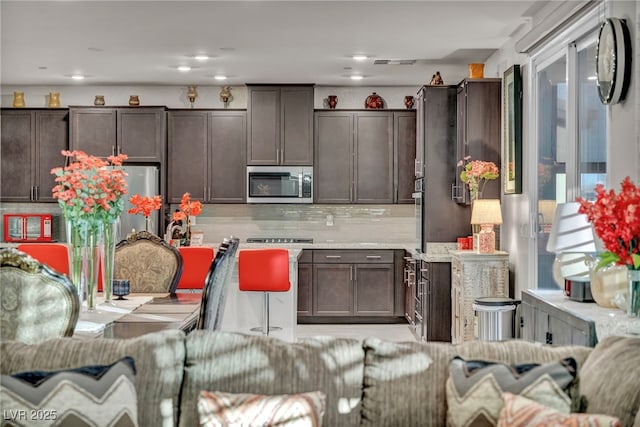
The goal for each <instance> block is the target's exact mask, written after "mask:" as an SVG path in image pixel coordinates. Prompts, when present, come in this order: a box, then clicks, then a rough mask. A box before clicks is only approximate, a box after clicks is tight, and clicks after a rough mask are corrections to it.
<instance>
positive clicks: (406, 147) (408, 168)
mask: <svg viewBox="0 0 640 427" xmlns="http://www.w3.org/2000/svg"><path fill="white" fill-rule="evenodd" d="M393 139H394V146H395V151H396V153H397V155H396V156H395V164H394V169H395V171H396V173H395V176H394V188H395V190H394V193H395V194H394V201H395V202H396V203H413V198H412V197H411V194H412V193H413V191H414V182H415V170H414V169H415V168H414V164H415V159H416V113H415V111H407V112H394V113H393Z"/></svg>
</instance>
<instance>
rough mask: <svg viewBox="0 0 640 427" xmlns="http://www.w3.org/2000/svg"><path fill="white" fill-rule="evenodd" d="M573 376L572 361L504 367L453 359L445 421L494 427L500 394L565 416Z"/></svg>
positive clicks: (574, 366)
mask: <svg viewBox="0 0 640 427" xmlns="http://www.w3.org/2000/svg"><path fill="white" fill-rule="evenodd" d="M576 373H577V364H576V361H575V359H573V358H571V357H568V358H565V359H562V360H561V361H559V362H554V363H547V364H544V365H539V364H535V363H528V364H521V365H507V364H504V363H497V362H489V361H482V360H470V361H465V360H464V359H462V358H460V357H454V358H453V360H452V361H451V363H450V364H449V378H448V379H447V384H446V390H447V405H448V409H447V421H448V423H449V424H450V425H451V426H454V427H468V426H472V425H473V426H474V427H476V426H495V425H496V423H497V421H498V417H499V415H500V410H501V409H502V406H503V401H502V393H503V392H511V393H515V394H520V395H523V396H526V397H528V398H530V399H533V400H535V401H536V402H539V403H542V404H543V405H545V406H549V407H551V408H553V409H556V410H558V411H561V412H564V413H569V412H570V409H571V397H570V396H569V395H568V392H569V388H570V387H571V385H572V384H573V383H574V380H575V378H576Z"/></svg>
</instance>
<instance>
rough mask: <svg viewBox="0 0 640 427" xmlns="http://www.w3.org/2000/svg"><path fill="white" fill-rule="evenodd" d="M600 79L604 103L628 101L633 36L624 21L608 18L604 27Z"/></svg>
mask: <svg viewBox="0 0 640 427" xmlns="http://www.w3.org/2000/svg"><path fill="white" fill-rule="evenodd" d="M596 76H597V82H598V95H599V96H600V101H602V103H603V104H615V103H617V102H620V101H622V100H623V99H624V97H625V95H626V94H627V89H628V88H629V80H630V79H631V36H630V35H629V29H628V28H627V25H626V23H625V21H624V19H618V18H608V19H606V20H605V21H604V22H603V23H602V26H601V27H600V33H599V34H598V48H597V53H596Z"/></svg>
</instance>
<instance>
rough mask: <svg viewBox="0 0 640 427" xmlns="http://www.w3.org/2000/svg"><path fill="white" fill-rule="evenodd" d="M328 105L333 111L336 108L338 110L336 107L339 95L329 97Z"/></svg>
mask: <svg viewBox="0 0 640 427" xmlns="http://www.w3.org/2000/svg"><path fill="white" fill-rule="evenodd" d="M327 104H328V105H329V108H331V109H332V110H333V109H334V108H336V105H338V96H337V95H329V96H328V97H327Z"/></svg>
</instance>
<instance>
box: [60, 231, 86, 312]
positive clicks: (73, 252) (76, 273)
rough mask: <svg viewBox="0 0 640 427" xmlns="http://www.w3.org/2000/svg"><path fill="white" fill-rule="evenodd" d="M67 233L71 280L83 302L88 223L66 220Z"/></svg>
mask: <svg viewBox="0 0 640 427" xmlns="http://www.w3.org/2000/svg"><path fill="white" fill-rule="evenodd" d="M65 231H66V235H67V245H68V246H69V279H71V283H73V285H74V286H75V287H76V292H77V294H78V297H80V301H82V282H83V280H82V259H83V253H84V247H85V241H86V236H87V222H86V221H82V220H70V219H66V221H65Z"/></svg>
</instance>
